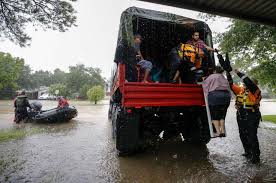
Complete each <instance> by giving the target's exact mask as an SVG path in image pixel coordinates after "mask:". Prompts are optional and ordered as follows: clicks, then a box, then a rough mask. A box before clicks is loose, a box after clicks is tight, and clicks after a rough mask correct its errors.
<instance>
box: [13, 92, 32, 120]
mask: <svg viewBox="0 0 276 183" xmlns="http://www.w3.org/2000/svg"><path fill="white" fill-rule="evenodd" d="M14 107H15V119H14V122H16V123H19V122H20V121H23V120H25V119H26V118H27V117H28V112H27V107H29V108H31V105H30V103H29V100H28V98H27V96H26V92H25V91H24V90H23V91H22V92H21V93H20V94H19V95H18V96H17V97H16V99H15V101H14Z"/></svg>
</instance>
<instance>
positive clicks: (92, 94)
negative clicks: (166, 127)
mask: <svg viewBox="0 0 276 183" xmlns="http://www.w3.org/2000/svg"><path fill="white" fill-rule="evenodd" d="M87 97H88V99H89V100H90V101H94V102H95V104H97V102H98V101H99V100H102V99H103V98H104V89H103V87H102V86H100V85H98V86H93V87H92V88H91V89H89V90H88V92H87Z"/></svg>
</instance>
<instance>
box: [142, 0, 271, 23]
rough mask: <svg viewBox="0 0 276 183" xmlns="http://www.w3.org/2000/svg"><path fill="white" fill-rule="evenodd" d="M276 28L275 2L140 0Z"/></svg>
mask: <svg viewBox="0 0 276 183" xmlns="http://www.w3.org/2000/svg"><path fill="white" fill-rule="evenodd" d="M140 1H146V2H152V3H157V4H163V5H168V6H174V7H179V8H185V9H191V10H196V11H201V12H205V13H211V14H216V15H221V16H226V17H231V18H237V19H244V20H248V21H253V22H258V23H261V24H268V25H272V26H276V1H275V0H185V1H183V0H182V1H180V0H140Z"/></svg>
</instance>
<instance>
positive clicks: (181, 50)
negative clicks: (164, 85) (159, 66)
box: [172, 43, 202, 84]
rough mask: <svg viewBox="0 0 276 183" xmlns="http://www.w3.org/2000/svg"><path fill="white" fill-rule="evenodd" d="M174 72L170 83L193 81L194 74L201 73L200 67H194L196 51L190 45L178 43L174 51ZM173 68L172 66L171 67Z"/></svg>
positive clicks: (194, 78)
mask: <svg viewBox="0 0 276 183" xmlns="http://www.w3.org/2000/svg"><path fill="white" fill-rule="evenodd" d="M174 55H175V56H174V57H175V58H178V59H175V60H177V61H176V62H175V68H176V72H175V74H174V77H173V80H172V83H179V84H181V83H195V82H196V75H197V74H201V73H202V71H201V70H200V68H197V67H196V55H197V53H196V51H195V49H194V47H193V46H192V45H189V44H183V43H180V45H179V46H178V47H177V48H176V52H174ZM172 69H173V68H172Z"/></svg>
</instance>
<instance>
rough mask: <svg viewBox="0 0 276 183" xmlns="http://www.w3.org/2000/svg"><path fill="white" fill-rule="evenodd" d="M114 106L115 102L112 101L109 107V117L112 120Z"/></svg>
mask: <svg viewBox="0 0 276 183" xmlns="http://www.w3.org/2000/svg"><path fill="white" fill-rule="evenodd" d="M112 108H113V104H112V103H111V102H110V103H109V109H108V119H109V120H111V118H112Z"/></svg>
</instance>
